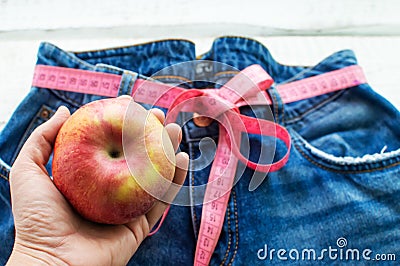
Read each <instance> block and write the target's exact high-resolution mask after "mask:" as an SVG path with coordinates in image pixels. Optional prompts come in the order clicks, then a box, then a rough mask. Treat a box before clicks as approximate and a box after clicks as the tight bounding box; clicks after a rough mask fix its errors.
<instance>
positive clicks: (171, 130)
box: [8, 107, 189, 265]
mask: <svg viewBox="0 0 400 266" xmlns="http://www.w3.org/2000/svg"><path fill="white" fill-rule="evenodd" d="M151 112H153V113H154V114H155V115H156V116H157V117H158V118H159V119H160V121H161V122H164V114H163V113H162V112H161V111H160V110H157V109H154V110H151ZM69 116H70V113H69V111H68V109H67V108H65V107H61V108H59V109H58V111H57V112H56V113H55V114H54V116H53V117H52V118H51V119H50V120H49V121H47V122H46V123H44V124H43V125H41V126H39V127H38V128H37V129H36V130H35V131H34V132H33V133H32V134H31V136H30V137H29V139H28V140H27V141H26V143H25V145H24V146H23V148H22V149H21V152H20V154H19V156H18V158H17V159H16V161H15V163H14V165H13V167H12V169H11V174H10V186H11V199H12V210H13V214H14V221H15V230H16V237H15V244H14V249H13V252H12V254H11V256H10V259H9V261H8V265H28V264H29V265H31V264H35V265H36V264H44V265H64V264H66V265H125V264H126V263H127V262H128V261H129V259H130V258H131V257H132V255H133V254H134V253H135V251H136V250H137V248H138V247H139V245H140V243H141V242H142V241H143V239H144V238H145V237H146V236H147V235H148V233H149V230H150V229H151V228H152V227H153V226H154V225H155V224H156V222H157V221H158V219H159V218H160V217H161V215H162V214H163V212H164V210H165V209H166V207H167V204H165V203H163V202H157V203H156V204H155V206H154V207H153V208H152V209H151V210H150V211H149V212H148V213H147V214H145V215H142V216H140V217H138V218H137V219H135V220H134V221H132V222H130V223H128V224H125V225H100V224H95V223H92V222H89V221H87V220H84V219H83V218H81V217H80V216H79V215H78V214H77V213H76V212H75V211H74V210H73V209H72V208H71V206H70V205H69V204H68V202H67V201H66V200H65V198H64V197H63V195H62V194H61V193H60V192H59V191H58V190H57V188H56V187H55V185H54V184H53V182H52V180H51V179H50V177H49V175H48V173H47V171H46V168H45V165H46V163H47V162H48V160H49V156H50V154H51V152H52V148H53V144H54V141H55V138H56V136H57V133H58V131H59V129H60V128H61V126H62V124H63V123H64V122H65V121H66V119H67V118H68V117H69ZM166 130H167V131H168V134H169V136H170V138H171V140H172V143H173V145H174V147H175V149H177V147H178V145H179V142H180V140H181V130H180V127H179V126H178V125H176V124H170V125H167V126H166ZM188 160H189V159H188V156H187V154H185V153H178V154H177V155H176V164H177V168H176V173H175V177H174V180H173V181H174V182H175V183H177V184H179V185H182V183H183V181H184V179H185V176H186V169H187V165H188ZM169 193H171V194H172V195H173V197H174V196H175V195H176V194H177V193H178V191H177V190H175V191H169ZM110 211H112V210H110Z"/></svg>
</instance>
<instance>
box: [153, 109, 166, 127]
mask: <svg viewBox="0 0 400 266" xmlns="http://www.w3.org/2000/svg"><path fill="white" fill-rule="evenodd" d="M150 112H151V113H152V114H153V115H155V116H156V117H157V118H158V120H160V122H161V124H164V121H165V115H164V112H163V111H161V110H160V109H158V108H153V109H150Z"/></svg>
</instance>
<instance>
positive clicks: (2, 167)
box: [0, 165, 10, 181]
mask: <svg viewBox="0 0 400 266" xmlns="http://www.w3.org/2000/svg"><path fill="white" fill-rule="evenodd" d="M0 166H1V170H2V171H4V172H6V173H8V174H10V170H9V169H7V168H6V167H4V166H3V165H0ZM0 176H1V177H2V178H4V179H5V180H6V181H9V178H8V177H7V176H5V175H3V174H2V173H0Z"/></svg>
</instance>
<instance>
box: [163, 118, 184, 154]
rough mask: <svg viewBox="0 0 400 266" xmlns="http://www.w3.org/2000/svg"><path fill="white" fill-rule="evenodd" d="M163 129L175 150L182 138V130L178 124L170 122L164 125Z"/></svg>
mask: <svg viewBox="0 0 400 266" xmlns="http://www.w3.org/2000/svg"><path fill="white" fill-rule="evenodd" d="M165 130H167V132H168V135H169V138H170V139H171V142H172V146H173V147H174V150H175V151H176V150H177V149H178V147H179V143H181V140H182V130H181V127H180V126H179V125H178V124H175V123H171V124H168V125H166V126H165Z"/></svg>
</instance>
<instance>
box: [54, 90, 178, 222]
mask: <svg viewBox="0 0 400 266" xmlns="http://www.w3.org/2000/svg"><path fill="white" fill-rule="evenodd" d="M128 107H129V108H128ZM127 111H128V113H127ZM126 154H128V156H125V155H126ZM127 157H129V160H126V158H127ZM174 173H175V151H174V148H173V146H172V143H171V140H170V138H169V137H168V134H167V132H166V131H165V128H164V126H163V125H162V124H161V122H160V121H159V120H158V119H157V117H156V116H155V115H153V114H152V113H150V112H148V111H147V110H146V109H144V108H143V107H142V106H140V105H139V104H137V103H135V102H133V101H132V100H131V98H130V97H118V98H110V99H103V100H98V101H94V102H91V103H88V104H86V105H84V106H82V107H81V108H79V109H78V110H77V111H76V112H75V113H74V114H72V115H71V116H70V117H69V118H68V120H67V121H66V122H65V123H64V124H63V126H62V127H61V129H60V131H59V133H58V135H57V138H56V141H55V145H54V156H53V163H52V174H53V182H54V184H55V185H56V187H57V188H58V190H59V191H60V192H61V193H62V194H63V195H64V197H65V198H66V199H67V200H68V201H69V202H70V204H71V205H72V206H73V207H74V208H75V210H76V211H77V212H78V213H80V214H81V215H82V216H83V217H84V218H86V219H88V220H90V221H93V222H97V223H104V224H125V223H127V222H129V221H131V220H133V219H134V218H136V217H138V216H140V215H142V214H145V213H146V212H147V211H149V209H150V208H151V207H152V206H153V205H154V203H155V201H156V198H155V197H157V198H161V197H162V196H163V195H164V194H165V192H166V191H167V189H168V187H169V184H170V181H172V179H173V177H174ZM137 174H138V175H142V176H140V177H139V178H141V180H145V182H138V181H137V180H138V179H137V176H134V175H137ZM163 179H164V180H163ZM165 181H168V182H165ZM142 183H146V184H144V185H145V187H147V188H150V190H151V194H152V195H150V194H149V193H148V191H149V189H146V190H145V189H144V188H143V184H142ZM154 196H155V197H154Z"/></svg>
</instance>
